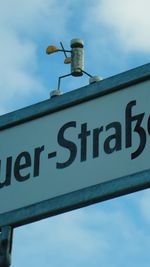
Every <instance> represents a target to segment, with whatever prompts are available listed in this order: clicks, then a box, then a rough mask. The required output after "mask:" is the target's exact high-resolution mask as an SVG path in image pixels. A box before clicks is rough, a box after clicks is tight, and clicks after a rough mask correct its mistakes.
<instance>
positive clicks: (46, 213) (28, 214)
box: [0, 170, 150, 227]
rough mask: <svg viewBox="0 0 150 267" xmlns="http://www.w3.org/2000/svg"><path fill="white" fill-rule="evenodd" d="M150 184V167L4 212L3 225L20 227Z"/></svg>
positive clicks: (144, 187) (0, 216) (143, 187)
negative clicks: (149, 168)
mask: <svg viewBox="0 0 150 267" xmlns="http://www.w3.org/2000/svg"><path fill="white" fill-rule="evenodd" d="M149 187H150V170H147V171H143V172H140V173H137V174H133V175H129V176H126V177H122V178H119V179H116V180H113V181H111V182H106V183H103V184H99V185H95V186H92V187H90V188H85V189H82V190H79V191H76V192H73V193H69V194H67V195H63V196H61V197H56V198H53V199H50V200H47V201H43V202H41V203H38V204H36V205H32V206H30V207H26V208H23V209H18V210H15V211H13V212H8V213H5V214H3V215H0V227H2V226H4V225H11V226H13V227H17V226H20V225H23V224H27V223H30V222H33V221H37V220H40V219H43V218H47V217H50V216H54V215H57V214H61V213H64V212H67V211H70V210H74V209H77V208H81V207H84V206H87V205H90V204H94V203H97V202H100V201H104V200H108V199H111V198H114V197H118V196H121V195H125V194H129V193H132V192H136V191H138V190H141V189H146V188H149Z"/></svg>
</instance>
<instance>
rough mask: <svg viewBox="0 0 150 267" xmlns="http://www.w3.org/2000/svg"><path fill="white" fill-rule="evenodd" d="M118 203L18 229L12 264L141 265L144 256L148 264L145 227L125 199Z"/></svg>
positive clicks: (95, 207) (82, 210) (149, 242)
mask: <svg viewBox="0 0 150 267" xmlns="http://www.w3.org/2000/svg"><path fill="white" fill-rule="evenodd" d="M130 201H131V203H132V204H133V202H132V199H130ZM120 202H122V205H121V203H120ZM123 202H124V204H123ZM116 203H117V204H116V206H115V205H113V204H112V203H111V202H107V204H104V203H103V205H102V204H99V205H97V206H91V207H90V208H86V209H80V210H77V211H74V212H70V213H67V214H63V215H60V216H56V217H52V218H50V219H47V220H43V221H41V222H37V223H34V224H32V225H28V226H25V227H23V228H22V229H21V228H20V229H16V231H15V235H14V238H15V240H14V247H13V251H14V253H13V264H12V267H13V266H20V265H21V266H22V265H23V263H24V262H26V264H27V265H28V266H29V267H30V266H35V265H36V266H41V265H42V264H43V261H44V266H45V267H48V266H49V264H50V262H51V264H52V265H53V266H56V267H57V266H60V265H62V264H63V266H70V265H71V266H72V267H74V266H83V265H86V266H91V265H92V266H93V267H97V266H99V265H103V266H112V267H115V266H123V267H124V266H132V267H134V266H136V267H140V266H141V265H140V259H141V258H142V259H143V266H145V267H146V266H147V265H144V264H145V261H144V255H145V254H144V253H146V250H145V248H146V247H149V245H150V241H149V238H148V236H147V234H146V229H145V228H143V229H142V228H141V227H140V228H138V224H136V223H135V221H134V212H133V213H130V212H131V211H130V210H129V207H128V208H126V209H125V208H124V205H125V206H126V205H128V202H127V203H126V198H124V201H121V200H120V201H116ZM21 240H23V242H22V243H21ZM20 243H21V245H20ZM108 255H109V257H108ZM124 258H125V259H126V260H125V261H124ZM131 262H132V265H131Z"/></svg>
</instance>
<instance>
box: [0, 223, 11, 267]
mask: <svg viewBox="0 0 150 267" xmlns="http://www.w3.org/2000/svg"><path fill="white" fill-rule="evenodd" d="M12 239H13V229H12V227H11V226H3V227H1V233H0V267H9V266H10V265H11V251H12Z"/></svg>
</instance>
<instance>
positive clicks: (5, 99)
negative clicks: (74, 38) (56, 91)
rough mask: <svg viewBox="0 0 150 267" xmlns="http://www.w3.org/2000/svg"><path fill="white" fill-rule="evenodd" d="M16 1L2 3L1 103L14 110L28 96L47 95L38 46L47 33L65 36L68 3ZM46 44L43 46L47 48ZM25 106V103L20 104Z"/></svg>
mask: <svg viewBox="0 0 150 267" xmlns="http://www.w3.org/2000/svg"><path fill="white" fill-rule="evenodd" d="M58 2H59V1H58V0H50V1H49V0H30V1H29V0H26V1H20V0H14V1H9V0H6V1H3V2H1V4H0V39H1V42H0V92H1V98H0V106H1V112H2V111H4V110H7V111H8V110H11V109H14V107H15V105H16V103H17V106H19V104H20V103H21V102H23V101H24V99H25V98H26V99H27V97H29V95H30V98H31V96H34V95H36V96H37V95H41V97H42V95H45V94H44V90H45V88H44V85H43V82H42V80H40V78H39V77H38V75H37V73H38V70H39V66H38V64H39V62H38V51H37V50H38V48H39V43H40V39H41V38H44V37H45V36H47V37H49V38H51V39H55V38H56V37H58V36H59V37H60V36H65V34H66V23H67V18H68V15H66V14H67V12H65V9H67V8H68V2H67V1H66V3H65V4H63V5H59V4H58ZM44 49H45V47H43V50H44ZM20 107H21V104H20Z"/></svg>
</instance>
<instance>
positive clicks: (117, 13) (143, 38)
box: [89, 0, 150, 52]
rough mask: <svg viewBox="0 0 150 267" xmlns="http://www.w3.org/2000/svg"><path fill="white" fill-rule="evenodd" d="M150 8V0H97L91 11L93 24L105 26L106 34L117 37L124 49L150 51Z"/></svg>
mask: <svg viewBox="0 0 150 267" xmlns="http://www.w3.org/2000/svg"><path fill="white" fill-rule="evenodd" d="M149 9H150V2H149V1H148V0H143V1H141V0H133V1H130V0H122V1H120V0H114V1H111V0H101V1H99V0H97V1H94V4H93V7H90V10H89V12H90V14H91V16H90V20H92V21H93V23H92V26H94V24H95V26H96V28H97V27H98V26H99V27H101V26H102V27H105V31H106V32H105V36H106V37H107V38H108V37H109V38H112V36H113V38H116V39H117V41H118V44H120V45H121V48H122V50H126V51H129V52H136V51H140V52H150V31H149V27H148V25H149V24H150V16H149ZM93 31H94V27H93ZM108 31H109V33H108ZM106 33H108V35H107V34H106ZM99 37H100V36H99Z"/></svg>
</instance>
